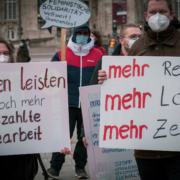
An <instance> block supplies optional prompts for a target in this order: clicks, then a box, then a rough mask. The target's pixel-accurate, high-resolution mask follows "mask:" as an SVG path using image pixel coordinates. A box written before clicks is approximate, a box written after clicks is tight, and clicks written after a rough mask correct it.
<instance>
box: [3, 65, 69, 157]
mask: <svg viewBox="0 0 180 180" xmlns="http://www.w3.org/2000/svg"><path fill="white" fill-rule="evenodd" d="M0 82H1V83H0V91H1V93H0V155H14V154H31V153H50V152H60V150H61V149H63V148H64V147H69V148H70V144H69V142H70V138H69V120H68V118H69V116H68V96H67V64H66V62H54V63H22V64H21V63H16V64H1V66H0Z"/></svg>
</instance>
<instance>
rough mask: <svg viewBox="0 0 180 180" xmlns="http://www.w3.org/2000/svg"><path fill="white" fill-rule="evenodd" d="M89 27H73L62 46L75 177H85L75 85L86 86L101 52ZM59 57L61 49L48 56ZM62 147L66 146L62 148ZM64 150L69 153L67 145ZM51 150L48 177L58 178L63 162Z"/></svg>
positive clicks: (79, 115)
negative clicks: (75, 140)
mask: <svg viewBox="0 0 180 180" xmlns="http://www.w3.org/2000/svg"><path fill="white" fill-rule="evenodd" d="M90 34H91V32H90V28H89V26H88V25H87V24H84V25H82V26H79V27H77V28H74V29H73V35H72V36H71V37H70V39H69V42H68V44H67V47H66V61H67V76H68V105H69V126H70V127H69V129H70V138H72V136H73V132H74V129H75V127H77V139H78V141H77V143H76V147H75V150H74V155H73V159H74V161H75V175H76V176H77V178H78V179H87V178H88V175H87V173H86V171H85V166H86V163H87V150H86V149H85V147H84V145H83V142H82V138H81V136H80V135H81V125H82V123H83V119H82V112H81V102H80V96H79V87H81V86H88V85H89V82H90V80H91V77H92V75H93V72H94V69H95V66H96V64H97V62H98V60H99V59H100V58H101V57H102V53H101V52H100V51H99V50H98V49H96V48H94V39H93V38H92V37H90ZM51 61H52V62H60V61H61V50H59V51H58V52H57V53H56V54H55V55H54V57H53V58H52V60H51ZM65 150H66V149H65ZM65 150H64V154H67V153H70V152H69V150H68V149H67V150H66V151H65ZM64 154H62V153H59V152H53V153H52V158H51V161H50V164H51V167H50V168H49V169H48V170H47V173H48V175H49V177H51V178H54V179H59V173H60V171H61V168H62V166H63V163H64V162H65V155H64Z"/></svg>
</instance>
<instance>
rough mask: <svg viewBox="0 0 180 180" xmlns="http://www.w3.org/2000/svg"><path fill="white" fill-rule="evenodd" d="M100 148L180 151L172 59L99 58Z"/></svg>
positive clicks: (179, 90)
mask: <svg viewBox="0 0 180 180" xmlns="http://www.w3.org/2000/svg"><path fill="white" fill-rule="evenodd" d="M102 69H104V70H105V71H106V72H107V77H108V80H106V81H105V82H104V83H103V85H102V86H101V93H102V94H101V95H102V96H101V104H102V105H101V117H102V119H103V121H101V126H100V147H113V148H129V149H144V150H161V151H180V144H179V136H180V129H179V125H180V121H179V119H180V114H179V105H180V96H179V95H180V83H179V79H180V77H179V76H180V66H179V58H176V57H103V66H102Z"/></svg>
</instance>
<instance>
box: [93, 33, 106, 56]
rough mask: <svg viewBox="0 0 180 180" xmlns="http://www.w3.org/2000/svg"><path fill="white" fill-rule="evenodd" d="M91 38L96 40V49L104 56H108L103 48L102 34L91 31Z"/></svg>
mask: <svg viewBox="0 0 180 180" xmlns="http://www.w3.org/2000/svg"><path fill="white" fill-rule="evenodd" d="M91 37H92V38H93V39H94V47H95V48H97V49H99V50H100V51H101V52H102V54H103V55H105V56H106V55H107V52H106V50H105V49H104V48H103V47H102V45H103V39H102V36H101V34H100V32H99V31H98V30H96V29H92V30H91Z"/></svg>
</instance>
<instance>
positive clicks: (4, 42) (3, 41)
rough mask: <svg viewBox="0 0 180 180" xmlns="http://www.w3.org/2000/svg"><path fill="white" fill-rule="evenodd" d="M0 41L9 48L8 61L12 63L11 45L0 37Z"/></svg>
mask: <svg viewBox="0 0 180 180" xmlns="http://www.w3.org/2000/svg"><path fill="white" fill-rule="evenodd" d="M0 43H3V44H5V45H6V46H7V48H8V50H9V54H10V58H9V61H8V63H14V57H13V50H12V48H11V46H10V45H9V43H8V42H7V41H6V40H5V39H4V38H2V37H0Z"/></svg>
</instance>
